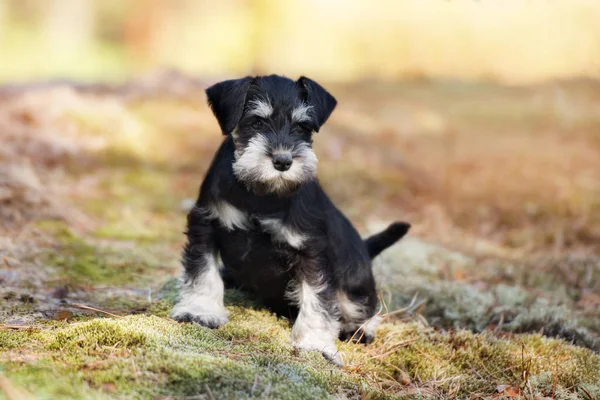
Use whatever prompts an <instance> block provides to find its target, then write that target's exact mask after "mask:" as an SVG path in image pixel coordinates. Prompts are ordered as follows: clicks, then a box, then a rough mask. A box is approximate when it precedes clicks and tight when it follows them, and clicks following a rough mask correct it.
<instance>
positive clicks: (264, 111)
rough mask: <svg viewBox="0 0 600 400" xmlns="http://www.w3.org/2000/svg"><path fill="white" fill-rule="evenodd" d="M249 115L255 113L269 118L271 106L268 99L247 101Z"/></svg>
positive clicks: (271, 110)
mask: <svg viewBox="0 0 600 400" xmlns="http://www.w3.org/2000/svg"><path fill="white" fill-rule="evenodd" d="M249 104H250V108H249V110H248V114H249V115H256V116H257V117H261V118H269V117H270V116H271V114H273V106H272V105H271V104H270V103H269V101H268V100H262V99H255V100H251V101H250V102H249Z"/></svg>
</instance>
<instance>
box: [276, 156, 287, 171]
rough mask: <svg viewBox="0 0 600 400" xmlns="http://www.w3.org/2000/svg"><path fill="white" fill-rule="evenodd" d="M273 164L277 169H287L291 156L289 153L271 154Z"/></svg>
mask: <svg viewBox="0 0 600 400" xmlns="http://www.w3.org/2000/svg"><path fill="white" fill-rule="evenodd" d="M273 166H274V167H275V169H276V170H277V171H287V170H288V169H290V167H291V166H292V156H291V155H290V154H275V155H274V156H273Z"/></svg>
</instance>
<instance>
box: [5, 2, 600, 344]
mask: <svg viewBox="0 0 600 400" xmlns="http://www.w3.org/2000/svg"><path fill="white" fill-rule="evenodd" d="M269 73H278V74H285V75H288V76H290V77H292V78H297V77H298V76H299V75H300V74H304V75H307V76H309V77H311V78H313V79H315V80H317V81H318V82H320V83H321V84H322V85H323V86H325V87H326V88H327V89H328V90H330V91H331V93H332V94H333V95H334V96H336V97H337V99H338V101H339V105H338V108H337V109H336V111H335V112H334V113H333V115H332V117H331V119H330V120H329V121H328V123H327V125H326V126H325V127H324V129H323V130H321V131H320V132H319V133H318V134H317V135H316V137H315V148H316V151H317V154H318V156H319V160H320V164H319V172H318V173H319V178H320V180H321V182H322V184H323V186H324V187H325V189H326V190H327V192H328V193H329V194H330V195H331V197H332V198H333V200H334V201H335V202H336V204H338V205H339V207H340V208H341V209H342V210H343V211H344V212H345V213H346V214H347V215H348V216H349V217H350V218H351V219H352V221H353V222H354V223H355V224H356V225H357V227H358V228H359V230H360V231H361V233H364V234H366V233H367V232H369V231H373V230H375V229H378V228H380V227H381V226H382V224H385V223H388V222H390V221H392V220H396V219H399V220H405V221H409V222H410V223H412V224H413V229H412V230H411V233H410V235H409V236H408V237H407V238H406V239H404V240H403V244H402V245H400V246H397V247H395V248H394V249H396V250H394V249H391V250H390V251H389V255H388V256H387V258H386V257H385V256H384V257H383V258H382V259H384V260H386V261H385V262H386V263H387V264H386V265H387V267H385V266H384V267H382V269H381V271H384V272H385V271H387V273H389V274H391V275H390V276H392V277H391V278H389V279H387V280H386V282H387V286H386V287H387V288H388V289H389V290H390V291H391V293H392V296H391V297H392V301H391V303H390V304H392V305H393V306H398V307H400V306H403V305H405V304H406V303H407V302H408V301H409V300H410V298H412V296H413V295H414V294H415V293H420V296H421V297H425V298H426V299H428V301H429V302H428V303H427V305H425V306H424V308H422V309H420V310H421V311H420V312H422V313H423V315H424V316H425V318H427V320H428V321H429V322H430V323H432V324H434V325H435V326H438V327H443V328H456V327H467V328H469V329H473V330H484V329H487V328H488V327H490V326H491V327H493V328H494V329H503V330H511V331H519V330H521V331H527V330H532V331H539V330H541V329H542V328H543V327H544V326H546V325H544V324H546V322H547V321H554V322H556V318H559V317H557V315H560V318H563V319H562V320H560V321H559V322H556V323H554V322H552V323H554V325H552V326H553V327H554V328H556V329H563V325H564V326H567V325H568V326H569V327H571V328H573V327H574V328H573V329H574V332H575V333H572V335H571V336H572V337H576V338H578V339H574V340H579V341H580V342H581V343H583V344H584V345H586V346H588V347H591V348H594V346H598V333H599V332H600V81H599V80H598V79H599V78H600V2H598V1H597V0H514V1H511V0H502V1H500V0H479V1H477V0H428V1H422V0H378V1H370V2H367V1H363V0H302V1H300V0H297V1H296V0H285V1H277V0H256V1H251V0H223V1H209V0H168V1H167V0H128V1H122V0H96V1H94V0H68V1H64V0H0V83H1V84H2V87H0V222H1V224H0V232H2V236H1V237H0V239H1V241H0V256H1V257H4V259H5V260H9V261H5V264H3V263H2V262H0V266H2V267H0V270H2V268H3V269H4V272H6V271H8V272H6V273H5V275H3V276H5V281H4V282H3V286H4V287H12V289H11V290H13V291H16V292H19V291H25V292H27V293H29V294H31V295H33V296H39V297H40V301H39V303H38V305H39V307H41V306H42V305H43V304H46V300H43V301H42V299H47V297H48V290H49V289H48V287H50V288H52V287H62V285H66V286H65V287H68V288H70V289H69V290H70V292H69V293H75V294H72V295H73V296H80V297H81V298H83V299H87V300H86V301H92V302H94V303H95V304H97V305H100V306H103V307H116V308H113V310H116V311H119V310H121V311H122V312H129V311H131V310H130V308H127V307H125V308H122V309H119V308H118V307H124V306H122V305H121V303H119V304H116V303H115V301H116V300H115V299H116V298H119V296H116V297H114V296H113V297H112V298H110V299H109V298H103V297H102V296H101V293H100V291H95V292H94V289H93V288H95V287H97V285H99V282H100V283H102V284H105V285H109V286H110V285H112V286H120V287H121V289H122V291H121V292H119V293H121V295H120V296H130V295H131V296H134V295H135V293H138V292H135V291H133V292H127V291H125V289H123V287H124V286H127V288H131V287H133V288H135V290H138V289H139V287H140V286H142V287H144V288H145V287H147V286H144V285H147V284H152V285H155V284H158V283H160V282H162V281H164V276H165V274H170V275H173V276H175V275H177V274H179V272H180V267H179V265H178V261H177V260H178V254H179V251H180V249H181V246H182V242H183V239H184V238H183V235H182V234H181V232H182V230H183V229H184V225H185V215H186V212H187V207H189V205H190V202H192V203H193V200H194V199H195V196H196V195H197V190H198V186H199V184H200V182H201V180H202V178H203V176H204V173H205V171H206V169H207V167H208V165H209V164H210V161H211V159H212V157H213V155H214V152H215V150H216V148H217V147H218V146H219V144H220V142H221V140H222V137H221V135H220V132H219V129H218V125H217V123H216V121H215V119H214V117H213V116H212V114H211V112H210V110H209V109H208V107H207V105H206V99H205V96H204V92H203V90H204V89H205V88H206V87H207V86H209V85H210V84H213V83H215V82H217V81H218V80H221V79H226V78H232V77H240V76H243V75H246V74H269ZM57 223H58V224H62V225H61V226H62V228H61V229H63V228H64V229H67V230H68V231H72V232H75V235H74V236H73V235H64V231H63V230H60V231H59V232H63V234H58V233H57V231H56V226H55V225H56V224H57ZM44 232H46V234H44ZM48 232H50V234H48ZM74 237H77V241H76V242H73V238H74ZM82 240H83V242H82ZM402 246H404V247H402ZM107 254H108V255H107ZM132 254H134V255H132ZM1 257H0V258H1ZM57 257H58V258H57ZM40 265H41V266H43V268H41V267H40ZM11 266H12V267H11ZM17 266H18V268H17ZM28 268H29V269H28ZM46 270H48V271H54V270H56V271H58V272H57V275H56V274H55V275H53V278H52V279H50V278H47V277H45V275H43V274H42V275H40V274H39V271H46ZM28 271H29V272H28ZM152 271H154V272H156V273H152ZM390 271H391V272H390ZM31 276H39V277H40V278H39V279H40V282H39V284H34V283H32V282H31V281H30V277H31ZM6 277H8V278H6ZM407 277H410V279H408V278H407ZM49 279H50V280H49ZM24 282H27V284H25V283H24ZM49 282H50V283H49ZM147 282H150V283H147ZM11 285H12V286H11ZM32 288H33V289H32ZM121 289H120V290H121ZM7 290H8V289H7ZM139 290H141V289H139ZM144 290H145V289H144ZM60 293H63V292H60ZM132 293H133V294H132ZM144 293H146V292H144ZM138 295H139V293H138ZM93 296H97V297H93ZM406 296H408V297H406ZM140 298H141V297H140ZM473 299H474V300H473ZM138 300H139V299H138ZM81 301H83V300H81ZM140 302H141V300H140ZM552 307H555V308H552ZM556 307H562V308H560V309H559V308H556ZM473 310H476V311H473ZM536 310H537V311H536ZM540 310H543V312H542V311H540ZM557 310H558V311H557ZM561 310H562V311H561ZM565 310H566V311H565ZM534 311H535V312H538V311H539V312H540V314H539V315H540V316H539V318H538V314H535V315H533V313H534ZM559 311H560V312H559ZM561 313H562V314H561ZM522 315H526V316H527V317H526V319H525V320H527V321H529V322H531V321H538V322H539V321H542V322H539V323H535V322H531V323H529V322H528V323H529V325H527V326H525V327H523V325H520V323H518V321H524V320H518V318H520V317H519V316H522ZM523 318H525V317H523ZM527 318H529V319H527ZM535 318H538V319H537V320H536V319H535ZM515 321H517V322H515ZM543 321H546V322H543ZM563 322H564V324H563ZM511 324H512V325H511ZM561 324H563V325H561ZM498 326H499V327H498ZM554 328H552V329H554ZM548 329H550V328H548ZM564 329H567V328H564ZM564 329H563V331H564ZM563 331H560V332H563ZM584 331H585V332H584ZM581 332H584V333H581ZM561 334H563V333H561ZM586 335H587V336H586ZM563 336H565V337H566V336H568V335H567V334H563Z"/></svg>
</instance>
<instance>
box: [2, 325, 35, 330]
mask: <svg viewBox="0 0 600 400" xmlns="http://www.w3.org/2000/svg"><path fill="white" fill-rule="evenodd" d="M8 329H22V330H30V329H37V328H36V327H35V326H31V325H0V330H8Z"/></svg>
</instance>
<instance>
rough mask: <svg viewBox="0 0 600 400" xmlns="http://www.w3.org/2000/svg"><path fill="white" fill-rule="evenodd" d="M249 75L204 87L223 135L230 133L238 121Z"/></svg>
mask: <svg viewBox="0 0 600 400" xmlns="http://www.w3.org/2000/svg"><path fill="white" fill-rule="evenodd" d="M251 82H252V78H251V77H249V76H248V77H246V78H242V79H231V80H228V81H223V82H219V83H216V84H214V85H213V86H211V87H209V88H208V89H206V97H207V98H208V105H209V106H210V108H211V109H212V111H213V113H214V114H215V117H217V121H219V126H220V127H221V131H222V132H223V134H224V135H228V134H230V133H231V132H232V131H233V130H234V129H235V127H236V125H237V124H238V122H239V121H240V118H241V117H242V111H243V110H244V102H245V101H246V93H247V92H248V87H249V86H250V83H251Z"/></svg>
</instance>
